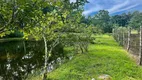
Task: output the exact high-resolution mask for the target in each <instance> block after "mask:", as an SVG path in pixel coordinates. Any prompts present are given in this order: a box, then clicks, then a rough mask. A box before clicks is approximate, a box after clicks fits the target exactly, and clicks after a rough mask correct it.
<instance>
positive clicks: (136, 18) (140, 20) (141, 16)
mask: <svg viewBox="0 0 142 80" xmlns="http://www.w3.org/2000/svg"><path fill="white" fill-rule="evenodd" d="M132 15H133V16H132V18H131V20H130V24H129V25H130V26H131V27H133V28H134V29H138V28H139V27H140V26H141V24H142V13H141V12H138V11H135V12H134V13H133V14H132Z"/></svg>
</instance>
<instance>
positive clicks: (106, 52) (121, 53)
mask: <svg viewBox="0 0 142 80" xmlns="http://www.w3.org/2000/svg"><path fill="white" fill-rule="evenodd" d="M101 74H108V75H110V76H111V77H112V80H142V68H141V67H140V66H137V65H136V64H135V62H134V61H133V60H131V59H130V58H129V57H128V54H127V52H126V51H125V50H124V49H123V48H122V47H120V46H118V44H117V43H116V42H115V40H114V39H113V38H112V36H108V35H102V36H97V37H96V44H94V45H91V46H90V47H89V53H88V54H78V55H77V56H76V57H74V58H73V59H72V60H71V61H69V62H67V63H65V64H63V65H62V66H61V67H60V68H58V69H56V70H54V71H53V72H51V73H50V74H48V78H49V80H91V79H92V78H95V79H96V80H97V77H98V76H99V75H101Z"/></svg>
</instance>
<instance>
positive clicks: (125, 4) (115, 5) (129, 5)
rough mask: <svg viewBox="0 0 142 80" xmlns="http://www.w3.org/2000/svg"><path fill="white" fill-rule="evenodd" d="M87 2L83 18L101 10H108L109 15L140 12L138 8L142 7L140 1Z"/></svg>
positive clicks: (96, 0)
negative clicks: (131, 11) (133, 11)
mask: <svg viewBox="0 0 142 80" xmlns="http://www.w3.org/2000/svg"><path fill="white" fill-rule="evenodd" d="M72 1H74V0H72ZM89 2H90V3H89V4H86V5H85V8H84V10H85V11H84V12H83V14H84V15H85V16H88V15H89V14H91V13H94V12H98V11H99V10H102V9H104V10H108V11H109V12H110V14H114V13H118V12H122V11H130V10H131V9H133V10H140V9H141V8H140V7H138V6H140V5H142V0H89ZM141 10H142V9H141Z"/></svg>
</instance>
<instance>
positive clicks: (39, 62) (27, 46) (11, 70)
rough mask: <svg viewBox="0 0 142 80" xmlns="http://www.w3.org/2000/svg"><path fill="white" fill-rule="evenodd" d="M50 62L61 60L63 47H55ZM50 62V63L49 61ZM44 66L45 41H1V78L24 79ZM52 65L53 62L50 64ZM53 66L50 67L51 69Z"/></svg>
mask: <svg viewBox="0 0 142 80" xmlns="http://www.w3.org/2000/svg"><path fill="white" fill-rule="evenodd" d="M53 53H54V57H51V58H50V60H49V62H52V63H57V61H58V62H61V58H60V57H63V55H62V54H59V53H63V48H59V47H57V48H55V49H54V51H53ZM49 62H48V63H49ZM43 66H44V43H43V41H38V42H36V41H24V40H20V41H7V42H0V80H1V79H2V80H23V79H26V78H27V76H28V75H29V74H32V73H34V71H35V70H36V69H43ZM50 66H51V64H50ZM51 69H52V67H50V69H48V70H49V71H51Z"/></svg>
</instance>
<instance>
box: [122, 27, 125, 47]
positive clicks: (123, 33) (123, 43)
mask: <svg viewBox="0 0 142 80" xmlns="http://www.w3.org/2000/svg"><path fill="white" fill-rule="evenodd" d="M122 35H123V42H122V45H123V46H125V32H124V30H123V32H122Z"/></svg>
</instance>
